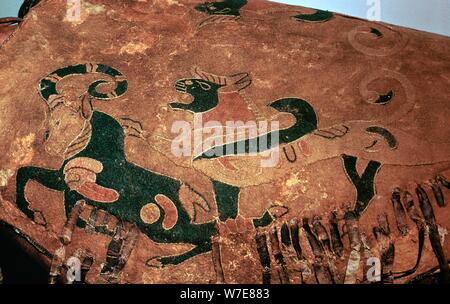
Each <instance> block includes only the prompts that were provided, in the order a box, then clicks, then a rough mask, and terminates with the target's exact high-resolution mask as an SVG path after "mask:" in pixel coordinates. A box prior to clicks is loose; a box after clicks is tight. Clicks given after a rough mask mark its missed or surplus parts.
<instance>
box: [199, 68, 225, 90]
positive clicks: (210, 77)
mask: <svg viewBox="0 0 450 304" xmlns="http://www.w3.org/2000/svg"><path fill="white" fill-rule="evenodd" d="M193 70H194V71H193V72H194V74H195V75H197V76H198V77H200V78H201V79H203V80H206V81H209V82H212V83H215V84H218V85H221V86H226V85H227V84H228V82H227V77H226V76H218V75H215V74H212V73H208V72H205V71H203V70H201V69H200V68H199V67H194V69H193Z"/></svg>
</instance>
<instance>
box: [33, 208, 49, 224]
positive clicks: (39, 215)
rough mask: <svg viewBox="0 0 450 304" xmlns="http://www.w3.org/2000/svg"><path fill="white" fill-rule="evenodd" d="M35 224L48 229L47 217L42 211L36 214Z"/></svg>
mask: <svg viewBox="0 0 450 304" xmlns="http://www.w3.org/2000/svg"><path fill="white" fill-rule="evenodd" d="M34 222H35V223H36V224H38V225H41V226H44V227H47V220H46V219H45V216H44V214H43V213H42V212H41V211H35V212H34Z"/></svg>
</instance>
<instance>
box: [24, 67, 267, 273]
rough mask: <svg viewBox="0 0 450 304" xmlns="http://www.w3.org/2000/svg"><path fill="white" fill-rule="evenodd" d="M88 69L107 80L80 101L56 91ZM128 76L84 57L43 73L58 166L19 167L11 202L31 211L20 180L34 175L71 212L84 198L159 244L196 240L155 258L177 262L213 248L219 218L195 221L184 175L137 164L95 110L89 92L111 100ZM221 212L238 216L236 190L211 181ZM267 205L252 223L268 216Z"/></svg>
mask: <svg viewBox="0 0 450 304" xmlns="http://www.w3.org/2000/svg"><path fill="white" fill-rule="evenodd" d="M85 73H102V74H104V75H106V76H108V78H109V80H99V81H95V82H94V83H92V84H91V85H90V86H89V89H88V92H87V94H85V95H83V96H82V97H81V100H80V104H79V107H76V106H74V105H73V103H69V104H70V106H69V105H66V104H65V103H64V100H63V98H62V97H61V96H59V93H58V91H57V89H56V88H57V81H59V80H60V79H62V78H64V77H67V76H72V75H78V74H85ZM111 81H112V82H114V83H115V84H116V85H115V88H114V89H113V90H112V91H111V92H109V93H106V94H103V93H99V92H98V91H97V90H96V87H97V86H98V85H99V84H100V83H105V82H111ZM127 85H128V83H127V81H126V80H125V78H124V77H123V76H122V74H120V72H118V71H117V70H115V69H113V68H111V67H108V66H106V65H100V64H99V65H93V64H83V65H76V66H69V67H65V68H61V69H59V70H57V71H55V72H54V73H52V74H50V75H49V76H47V77H45V78H44V79H43V80H42V81H41V83H40V86H39V89H40V94H41V96H42V97H43V99H44V100H45V101H46V102H47V104H48V106H49V109H50V118H49V122H48V124H49V130H48V134H47V137H46V150H47V151H48V152H49V153H52V154H58V155H61V156H63V157H64V161H63V164H62V166H61V167H60V168H59V169H46V168H40V167H32V166H30V167H22V168H19V170H18V172H17V177H16V192H17V198H16V203H17V205H18V207H19V209H20V210H22V211H23V212H24V213H25V214H26V215H27V216H28V217H29V218H31V219H34V218H35V213H34V211H33V210H31V209H30V208H29V202H28V201H27V198H26V196H25V187H26V185H27V183H28V182H29V181H31V180H33V181H36V182H38V183H40V184H42V185H43V186H45V187H47V188H49V189H52V190H56V191H61V192H63V193H64V207H65V212H66V215H68V214H69V213H70V211H71V209H72V208H73V207H74V205H75V203H76V202H77V201H79V200H85V201H86V202H87V203H88V204H90V205H92V206H94V207H96V208H99V209H102V210H105V211H107V212H108V213H110V214H112V215H114V216H116V217H117V218H118V219H120V220H122V221H126V222H130V223H134V224H135V225H136V226H137V227H138V228H139V229H140V230H141V231H142V232H143V233H144V234H146V235H147V236H148V237H149V238H150V239H152V240H153V241H155V242H159V243H189V244H192V245H194V246H195V247H194V248H193V249H192V250H190V251H188V252H185V253H183V254H181V255H178V256H169V257H163V258H159V259H157V260H158V262H159V263H160V265H167V264H179V263H181V262H183V261H185V260H186V259H189V258H191V257H193V256H195V255H198V254H201V253H204V252H207V251H209V250H211V236H212V235H214V234H216V232H217V231H216V229H217V228H216V220H212V221H210V222H207V223H204V224H193V223H191V219H190V217H189V214H188V213H187V211H186V210H185V209H184V208H183V206H182V203H181V202H180V199H179V192H180V188H181V187H182V182H181V181H179V180H177V179H174V178H171V177H168V176H164V175H161V174H158V173H156V172H153V171H151V170H147V169H144V168H142V167H139V166H137V165H135V164H133V163H131V162H129V161H128V160H127V158H126V155H125V151H124V139H125V133H124V130H123V128H122V126H121V125H120V123H119V122H118V121H117V120H116V119H115V118H113V117H112V116H110V115H108V114H106V113H103V112H100V111H95V110H93V107H92V98H95V99H100V100H108V99H110V98H115V97H118V96H121V95H123V94H124V93H125V91H126V89H127ZM212 182H213V187H214V190H215V198H216V203H217V207H218V212H219V219H220V220H221V221H226V220H227V219H234V218H236V217H237V216H238V197H239V192H240V189H239V188H238V187H234V186H231V185H227V184H224V183H221V182H217V181H212ZM272 220H273V215H272V213H271V212H269V211H266V212H265V213H264V215H263V216H262V217H261V218H259V219H254V220H253V223H254V225H255V226H265V225H268V224H270V223H271V222H272Z"/></svg>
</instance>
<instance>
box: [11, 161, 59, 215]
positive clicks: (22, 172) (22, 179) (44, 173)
mask: <svg viewBox="0 0 450 304" xmlns="http://www.w3.org/2000/svg"><path fill="white" fill-rule="evenodd" d="M29 180H35V181H37V182H38V183H40V184H42V185H43V186H45V187H47V188H50V189H53V190H57V191H63V190H64V189H65V183H64V179H63V178H62V176H61V174H60V172H59V171H58V170H49V169H43V168H38V167H22V168H19V170H17V176H16V204H17V207H18V208H19V209H20V210H21V211H22V212H23V213H25V214H26V215H27V216H28V217H29V218H30V219H32V220H34V211H33V210H31V209H30V208H29V202H28V201H27V199H26V197H25V187H26V185H27V183H28V181H29Z"/></svg>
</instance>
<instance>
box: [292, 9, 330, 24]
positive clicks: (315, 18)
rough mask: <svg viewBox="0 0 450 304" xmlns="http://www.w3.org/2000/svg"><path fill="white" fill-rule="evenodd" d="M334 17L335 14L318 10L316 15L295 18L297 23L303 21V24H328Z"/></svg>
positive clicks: (301, 15)
mask: <svg viewBox="0 0 450 304" xmlns="http://www.w3.org/2000/svg"><path fill="white" fill-rule="evenodd" d="M333 17H334V14H333V13H332V12H329V11H323V10H316V12H315V13H312V14H298V15H295V16H294V17H293V18H294V19H295V20H297V21H303V22H313V23H317V22H326V21H328V20H330V19H332V18H333Z"/></svg>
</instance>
